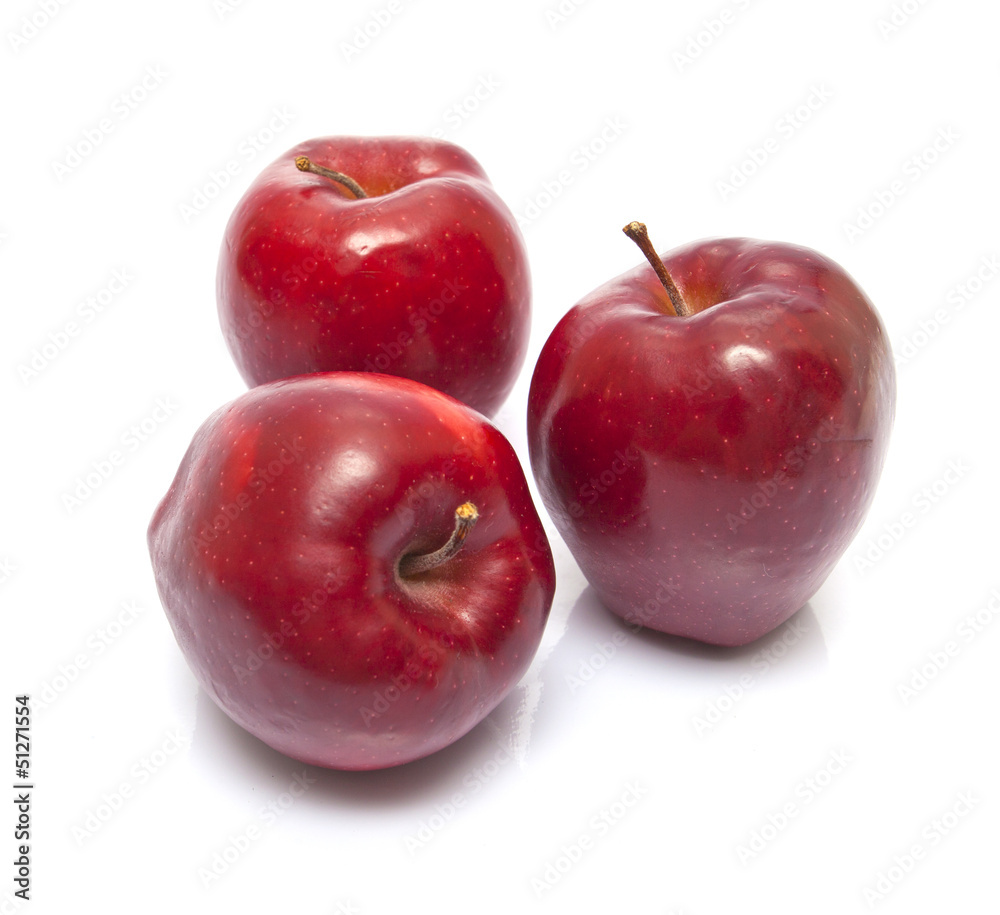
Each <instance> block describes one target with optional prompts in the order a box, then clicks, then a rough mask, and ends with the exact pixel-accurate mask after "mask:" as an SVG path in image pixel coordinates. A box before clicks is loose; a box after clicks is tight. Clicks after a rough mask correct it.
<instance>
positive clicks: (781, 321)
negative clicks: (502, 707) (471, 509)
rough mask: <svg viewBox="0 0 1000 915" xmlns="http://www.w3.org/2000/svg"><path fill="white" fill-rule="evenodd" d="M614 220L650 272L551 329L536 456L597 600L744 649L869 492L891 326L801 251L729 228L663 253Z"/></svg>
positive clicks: (793, 595)
mask: <svg viewBox="0 0 1000 915" xmlns="http://www.w3.org/2000/svg"><path fill="white" fill-rule="evenodd" d="M626 232H627V233H628V234H629V235H630V236H632V237H635V238H636V240H637V241H640V242H641V245H640V246H641V247H643V248H644V253H646V255H647V258H648V259H649V260H650V264H652V265H653V266H654V268H656V269H650V267H649V266H648V265H646V264H643V265H642V266H640V267H637V268H636V269H634V270H631V271H629V272H627V273H624V274H622V275H621V276H619V277H617V278H615V279H613V280H611V281H610V282H609V283H607V284H605V285H603V286H601V287H600V288H598V289H596V290H594V292H592V293H591V294H590V295H588V296H586V297H585V298H584V299H583V300H582V301H581V302H579V303H578V304H577V305H576V306H575V307H574V308H573V309H572V310H570V312H569V313H568V314H567V315H566V316H565V317H564V318H563V319H562V320H561V321H560V322H559V324H558V325H557V326H556V328H555V329H554V330H553V331H552V334H551V336H550V337H549V339H548V341H547V342H546V344H545V346H544V348H543V350H542V353H541V356H540V358H539V360H538V363H537V365H536V367H535V371H534V375H533V377H532V381H531V388H530V392H529V408H528V435H529V449H530V457H531V464H532V468H533V471H534V474H535V477H536V479H537V481H538V486H539V490H540V493H541V496H542V499H543V500H544V502H545V505H546V507H547V508H548V510H549V512H550V514H551V516H552V518H553V520H554V521H555V524H556V527H557V528H558V530H559V531H560V533H561V534H562V536H563V537H564V539H565V540H566V542H567V544H568V545H569V548H570V550H571V551H572V553H573V555H574V556H575V558H576V560H577V562H578V563H579V565H580V567H581V569H582V570H583V572H584V574H585V576H586V577H587V580H588V581H589V582H590V584H591V585H592V586H593V587H594V590H595V591H596V592H597V594H598V596H599V597H600V598H601V600H602V601H603V602H604V604H606V605H607V606H608V607H609V608H610V609H611V610H613V611H614V612H615V613H617V614H619V615H621V616H623V617H625V618H626V619H629V620H632V621H635V622H639V623H642V624H644V625H646V626H649V627H651V628H653V629H658V630H661V631H663V632H667V633H671V634H674V635H679V636H686V637H688V638H692V639H698V640H701V641H704V642H710V643H713V644H718V645H742V644H745V643H747V642H752V641H753V640H754V639H757V638H759V637H761V636H762V635H764V634H765V633H767V632H770V631H771V630H772V629H774V628H775V627H776V626H778V625H780V624H781V623H782V622H784V621H785V620H786V619H788V618H789V617H790V616H791V615H792V614H793V613H795V612H796V611H797V610H799V609H800V608H801V607H802V606H803V605H804V604H805V603H806V601H808V600H809V598H810V597H811V596H812V595H813V594H814V593H815V592H816V590H817V589H818V588H819V586H820V585H821V584H822V583H823V581H824V580H825V579H826V578H827V576H828V575H829V574H830V571H831V570H832V569H833V567H834V565H835V563H836V562H837V560H838V558H839V557H840V556H841V554H842V553H843V552H844V550H845V549H846V547H847V546H848V544H849V543H850V542H851V539H852V538H853V537H854V536H855V534H856V533H857V531H858V528H859V527H860V525H861V522H862V519H863V518H864V517H865V513H866V512H867V510H868V508H869V505H870V504H871V501H872V496H873V494H874V492H875V486H876V483H877V481H878V478H879V474H880V472H881V470H882V465H883V462H884V460H885V455H886V448H887V444H888V441H889V433H890V429H891V427H892V423H893V416H894V410H895V391H896V387H895V371H894V368H893V361H892V358H891V354H890V350H889V343H888V340H887V337H886V332H885V329H884V327H883V325H882V322H881V321H880V319H879V316H878V314H877V313H876V311H875V309H874V307H873V306H872V303H871V302H870V301H869V300H868V299H867V298H866V296H865V295H864V293H863V292H862V291H861V290H860V289H859V288H858V286H857V284H856V283H855V282H854V281H853V280H852V279H851V277H849V276H848V275H847V274H846V273H845V272H844V271H843V270H842V269H841V268H840V267H839V266H837V264H835V263H833V262H832V261H831V260H829V259H828V258H826V257H823V256H822V255H821V254H818V253H816V252H815V251H811V250H809V249H807V248H802V247H798V246H795V245H790V244H781V243H775V242H764V241H755V240H752V239H746V238H726V239H714V240H709V241H700V242H697V243H694V244H690V245H687V246H685V247H681V248H678V249H676V250H674V251H671V252H670V253H668V254H665V255H663V256H662V257H659V256H657V255H656V253H655V252H654V251H653V249H652V247H651V246H650V245H649V243H648V239H645V240H643V236H644V235H645V228H644V227H643V226H642V225H641V224H640V223H633V224H631V225H630V226H628V227H626ZM658 272H659V273H660V274H662V280H661V278H659V277H658V275H657V274H658ZM671 287H672V288H671ZM673 300H676V306H675V305H674V304H672V301H673Z"/></svg>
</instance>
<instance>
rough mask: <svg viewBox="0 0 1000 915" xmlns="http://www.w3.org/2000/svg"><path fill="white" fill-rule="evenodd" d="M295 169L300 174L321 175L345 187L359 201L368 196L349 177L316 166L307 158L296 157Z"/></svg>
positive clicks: (330, 169)
mask: <svg viewBox="0 0 1000 915" xmlns="http://www.w3.org/2000/svg"><path fill="white" fill-rule="evenodd" d="M295 167H296V168H297V169H298V170H299V171H300V172H311V173H312V174H314V175H321V176H322V177H324V178H329V179H330V180H331V181H336V182H337V183H338V184H342V185H344V187H346V188H347V189H348V190H349V191H350V192H351V193H352V194H353V195H354V196H355V197H357V198H358V199H359V200H361V199H363V198H365V197H367V196H368V195H367V194H366V193H365V190H364V188H363V187H362V186H361V185H360V184H358V182H357V181H355V180H354V179H353V178H352V177H351V176H350V175H345V174H343V173H342V172H335V171H334V170H333V169H332V168H325V167H324V166H322V165H317V164H316V163H315V162H313V161H312V159H310V158H309V157H308V156H297V157H296V159H295Z"/></svg>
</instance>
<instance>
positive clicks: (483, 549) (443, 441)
mask: <svg viewBox="0 0 1000 915" xmlns="http://www.w3.org/2000/svg"><path fill="white" fill-rule="evenodd" d="M149 549H150V554H151V557H152V564H153V570H154V572H155V577H156V583H157V587H158V589H159V592H160V597H161V600H162V603H163V606H164V609H165V610H166V614H167V617H168V618H169V620H170V624H171V626H172V627H173V631H174V634H175V636H176V638H177V641H178V643H179V645H180V647H181V649H182V651H183V652H184V655H185V657H186V658H187V661H188V663H189V665H190V666H191V669H192V670H193V672H194V674H195V676H196V677H197V679H198V682H199V683H200V684H201V686H202V687H203V688H204V689H205V691H206V692H207V693H208V694H209V695H210V696H211V697H212V699H214V700H215V702H216V703H218V705H219V706H220V707H221V708H222V709H223V711H225V712H226V714H228V715H229V716H230V717H231V718H232V719H233V720H234V721H236V722H237V723H238V724H240V725H242V726H243V727H244V728H246V729H247V730H248V731H250V732H251V733H252V734H255V735H256V736H257V737H259V738H260V739H261V740H263V741H264V742H265V743H267V744H269V745H270V746H272V747H274V748H275V749H276V750H279V751H281V752H282V753H285V754H287V755H288V756H291V757H293V758H295V759H297V760H301V761H302V762H306V763H311V764H314V765H318V766H327V767H330V768H337V769H375V768H383V767H387V766H393V765H397V764H399V763H405V762H408V761H410V760H413V759H417V758H418V757H422V756H426V755H427V754H429V753H432V752H434V751H435V750H438V749H440V748H442V747H444V746H446V745H448V744H450V743H452V742H453V741H455V740H457V739H458V738H459V737H461V736H462V735H463V734H465V733H466V732H467V731H469V730H470V729H471V728H472V727H473V726H474V725H475V724H476V723H477V722H479V721H480V720H482V719H483V718H484V717H485V716H486V715H487V714H488V713H489V712H490V711H491V710H492V709H493V708H494V707H495V706H496V705H497V704H498V703H499V702H500V701H501V700H502V699H503V698H504V696H505V695H506V694H507V693H508V692H509V691H510V690H511V689H512V688H513V687H514V686H515V684H516V683H517V682H518V680H519V679H520V677H521V676H522V674H523V673H524V672H525V670H526V669H527V667H528V664H529V663H530V661H531V659H532V657H533V655H534V654H535V651H536V649H537V647H538V644H539V641H540V639H541V635H542V629H543V626H544V624H545V620H546V617H547V615H548V611H549V607H550V605H551V602H552V596H553V591H554V587H555V580H554V579H555V576H554V570H553V564H552V557H551V553H550V551H549V546H548V542H547V541H546V538H545V533H544V530H543V528H542V525H541V522H540V521H539V518H538V515H537V513H536V512H535V508H534V506H533V504H532V501H531V497H530V495H529V491H528V487H527V484H526V481H525V478H524V474H523V472H522V470H521V466H520V464H519V463H518V460H517V457H516V455H515V453H514V450H513V449H512V448H511V446H510V444H509V443H508V442H507V440H506V439H505V438H504V437H503V436H502V435H501V434H500V432H499V431H498V430H497V429H496V428H495V427H494V426H492V425H491V424H490V423H489V422H488V421H487V420H486V419H485V418H484V417H482V416H481V415H479V414H477V413H476V412H475V411H473V410H471V409H470V408H468V407H467V406H465V405H464V404H461V403H459V402H458V401H456V400H454V399H453V398H451V397H449V396H447V395H445V394H442V393H440V392H439V391H435V390H433V389H431V388H429V387H427V386H425V385H422V384H419V383H417V382H415V381H410V380H408V379H403V378H395V377H391V376H386V375H376V374H365V373H353V372H333V373H326V374H314V375H308V376H302V377H299V378H292V379H286V380H283V381H277V382H272V383H270V384H266V385H262V386H259V387H256V388H252V389H251V390H250V391H248V392H247V393H245V394H244V395H243V396H242V397H240V398H238V399H237V400H235V401H233V402H232V403H230V404H229V405H227V406H225V407H223V408H222V409H220V410H218V411H217V412H216V413H214V414H213V415H212V416H211V417H210V418H209V419H208V420H207V421H206V422H205V424H204V425H203V426H202V427H201V428H200V429H199V431H198V432H197V434H196V435H195V437H194V441H193V442H192V443H191V446H190V448H189V449H188V451H187V453H186V455H185V456H184V459H183V461H182V462H181V465H180V469H179V470H178V472H177V476H176V478H175V479H174V482H173V484H172V485H171V487H170V490H169V492H168V493H167V495H166V497H165V498H164V499H163V501H162V503H161V504H160V505H159V507H158V508H157V510H156V513H155V515H154V517H153V520H152V523H151V525H150V528H149Z"/></svg>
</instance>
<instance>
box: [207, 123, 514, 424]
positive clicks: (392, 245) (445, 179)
mask: <svg viewBox="0 0 1000 915" xmlns="http://www.w3.org/2000/svg"><path fill="white" fill-rule="evenodd" d="M217 297H218V306H219V316H220V319H221V322H222V329H223V333H224V335H225V338H226V343H227V344H228V346H229V350H230V352H231V353H232V355H233V358H234V359H235V360H236V365H237V367H238V368H239V371H240V373H241V374H242V375H243V378H244V379H245V380H246V382H247V384H249V385H257V384H263V383H265V382H268V381H273V380H276V379H278V378H288V377H291V376H294V375H300V374H305V373H308V372H323V371H335V370H339V371H345V370H346V371H359V372H361V371H366V372H382V373H387V374H390V375H400V376H403V377H406V378H413V379H415V380H416V381H422V382H424V383H425V384H428V385H430V386H431V387H435V388H437V389H438V390H440V391H444V392H446V393H448V394H451V395H452V396H453V397H457V398H458V399H459V400H461V401H463V402H464V403H467V404H469V405H470V406H472V407H474V408H475V409H477V410H479V411H480V412H481V413H484V414H485V415H487V416H492V415H493V414H494V413H495V412H496V411H497V410H498V409H499V408H500V406H501V405H502V404H503V402H504V400H505V399H506V397H507V395H508V394H509V393H510V390H511V388H512V387H513V385H514V382H515V381H516V379H517V376H518V373H519V371H520V369H521V366H522V364H523V362H524V357H525V354H526V350H527V343H528V332H529V324H530V319H531V283H530V276H529V272H528V260H527V254H526V252H525V247H524V240H523V238H522V237H521V233H520V230H519V229H518V226H517V221H516V219H515V218H514V215H513V214H512V213H511V211H510V210H509V209H508V208H507V206H506V205H505V204H504V203H503V201H502V200H501V199H500V198H499V196H497V194H496V192H495V191H494V190H493V187H492V185H491V184H490V182H489V180H488V178H487V177H486V174H485V172H484V171H483V169H482V167H481V166H480V165H479V163H478V162H476V160H475V159H473V158H472V156H470V155H469V154H468V153H467V152H465V150H463V149H461V148H459V147H458V146H455V145H454V144H452V143H447V142H444V141H441V140H431V139H419V138H414V137H381V138H375V137H324V138H321V139H315V140H309V141H307V142H305V143H300V144H299V145H298V146H296V147H295V148H294V149H292V150H290V151H289V152H287V153H286V154H285V155H283V156H281V158H279V159H278V160H277V161H275V162H273V163H272V164H271V165H269V166H268V167H267V168H265V169H264V171H263V172H262V173H261V174H260V175H259V176H258V178H257V179H256V180H255V181H254V183H253V184H252V185H251V186H250V188H249V189H248V190H247V192H246V194H245V195H244V197H243V199H242V200H241V201H240V203H239V205H238V206H237V207H236V210H235V212H234V213H233V215H232V217H231V219H230V221H229V225H228V227H227V228H226V233H225V239H224V241H223V245H222V252H221V254H220V257H219V267H218V286H217Z"/></svg>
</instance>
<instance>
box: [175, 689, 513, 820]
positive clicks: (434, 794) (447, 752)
mask: <svg viewBox="0 0 1000 915" xmlns="http://www.w3.org/2000/svg"><path fill="white" fill-rule="evenodd" d="M518 693H519V690H517V689H515V690H514V691H513V692H512V693H511V694H510V695H509V696H507V697H506V698H505V699H504V701H503V702H501V703H500V705H499V706H498V707H497V708H496V709H494V710H493V712H491V714H490V715H489V716H487V718H486V719H485V720H483V721H481V722H480V723H479V724H478V725H477V726H476V727H474V728H473V729H472V730H471V731H470V732H469V733H468V734H466V735H465V736H463V737H461V738H460V739H459V740H457V741H455V743H453V744H451V745H450V746H447V747H445V748H443V749H441V750H438V751H437V752H436V753H433V754H431V755H430V756H426V757H424V758H423V759H418V760H414V761H413V762H409V763H404V764H403V765H399V766H393V767H391V768H388V769H378V770H371V771H341V770H336V769H326V768H323V767H320V766H313V765H306V764H305V763H302V762H298V761H297V760H295V759H292V758H291V757H289V756H285V755H284V754H283V753H280V752H278V751H277V750H275V749H273V748H271V747H270V746H268V745H267V744H266V743H264V742H263V741H262V740H260V739H259V738H257V737H255V736H254V735H252V734H250V733H249V732H248V731H246V730H244V729H243V728H242V727H240V726H239V725H238V724H236V722H234V721H233V720H232V719H231V718H229V716H228V715H226V714H225V712H223V711H222V710H221V709H220V708H219V707H218V706H217V705H216V704H215V702H213V701H212V699H211V697H209V695H208V694H207V693H206V692H205V691H204V690H203V689H201V688H199V689H198V691H197V700H196V714H195V729H194V735H193V738H192V747H191V754H192V758H193V759H194V760H195V761H196V762H197V763H199V764H201V765H202V766H203V768H204V769H206V770H211V771H208V772H207V774H206V777H208V778H219V779H224V780H225V783H226V784H228V785H230V786H231V787H232V786H235V785H237V784H242V786H243V787H244V788H245V789H246V790H257V791H263V792H264V795H263V796H264V797H266V796H267V792H274V793H276V794H277V793H280V792H281V791H283V790H285V785H286V784H287V782H289V781H290V780H291V779H292V777H293V776H294V774H295V773H301V772H302V771H303V770H305V771H306V773H307V775H308V778H309V779H310V780H315V784H313V785H311V786H310V789H309V791H308V793H307V794H305V795H304V796H303V798H302V800H303V801H304V802H305V803H307V804H310V805H314V806H331V807H335V808H337V809H341V810H345V809H346V810H358V811H379V810H386V809H390V808H391V809H402V808H405V807H407V806H412V807H413V808H414V809H416V810H424V809H425V808H426V806H427V805H428V804H433V803H435V802H437V801H440V800H441V799H442V798H448V797H451V796H452V795H453V794H454V793H455V791H456V790H459V788H460V786H461V785H462V783H463V779H465V777H466V776H467V775H469V774H470V773H473V772H475V771H476V770H477V768H480V767H483V766H486V765H487V764H488V763H489V762H490V761H491V760H494V759H496V758H497V756H498V754H504V753H505V754H507V758H509V756H510V751H509V749H508V748H506V747H504V745H503V742H502V739H503V727H502V724H498V723H497V722H501V723H502V722H503V720H504V718H505V717H506V718H509V717H511V712H510V710H511V708H512V707H513V706H514V705H516V704H517V703H518V702H519V699H518ZM498 732H499V733H498ZM515 768H516V767H515Z"/></svg>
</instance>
